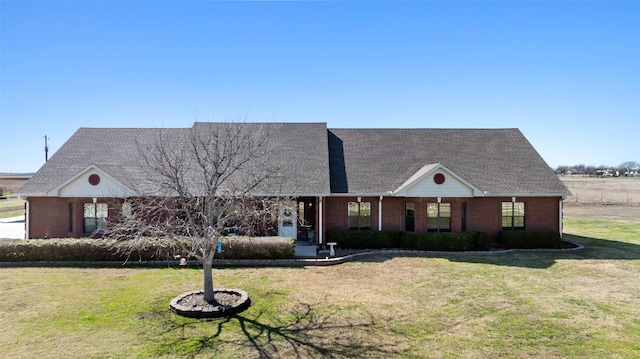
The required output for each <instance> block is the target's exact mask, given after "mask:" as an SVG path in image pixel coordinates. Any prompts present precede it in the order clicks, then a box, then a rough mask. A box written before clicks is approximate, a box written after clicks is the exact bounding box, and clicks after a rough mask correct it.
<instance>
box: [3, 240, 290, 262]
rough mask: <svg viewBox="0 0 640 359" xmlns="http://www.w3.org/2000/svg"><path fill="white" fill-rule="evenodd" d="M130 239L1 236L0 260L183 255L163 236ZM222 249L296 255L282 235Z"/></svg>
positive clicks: (230, 254) (243, 254)
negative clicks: (25, 238) (132, 246)
mask: <svg viewBox="0 0 640 359" xmlns="http://www.w3.org/2000/svg"><path fill="white" fill-rule="evenodd" d="M130 245H131V243H130V242H127V241H116V240H112V239H102V238H100V239H91V238H63V239H31V240H19V239H2V240H0V262H39V261H52V262H55V261H87V262H101V261H125V260H126V259H127V258H128V259H129V260H135V261H138V260H141V261H153V260H168V259H169V260H170V259H174V258H176V256H182V255H184V253H181V251H180V250H178V249H177V248H175V246H174V245H173V243H172V242H171V241H168V240H161V239H144V240H140V241H138V242H136V246H135V248H136V249H134V250H130V249H129V248H130ZM222 249H223V252H222V253H221V254H216V258H226V259H268V258H290V257H293V256H294V246H293V240H292V239H291V238H282V237H264V238H248V237H227V238H225V239H224V240H223V245H222Z"/></svg>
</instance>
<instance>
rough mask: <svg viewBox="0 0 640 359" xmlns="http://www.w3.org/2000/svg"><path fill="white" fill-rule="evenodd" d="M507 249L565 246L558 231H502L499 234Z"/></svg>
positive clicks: (558, 247) (557, 247)
mask: <svg viewBox="0 0 640 359" xmlns="http://www.w3.org/2000/svg"><path fill="white" fill-rule="evenodd" d="M499 239H500V242H502V244H503V245H504V248H505V249H515V248H519V249H536V248H556V249H560V248H562V247H563V243H562V237H560V233H558V231H502V232H500V236H499Z"/></svg>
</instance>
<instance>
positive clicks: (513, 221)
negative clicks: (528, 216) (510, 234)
mask: <svg viewBox="0 0 640 359" xmlns="http://www.w3.org/2000/svg"><path fill="white" fill-rule="evenodd" d="M518 229H524V202H502V230H506V231H509V230H510V231H514V230H518Z"/></svg>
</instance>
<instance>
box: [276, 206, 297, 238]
mask: <svg viewBox="0 0 640 359" xmlns="http://www.w3.org/2000/svg"><path fill="white" fill-rule="evenodd" d="M297 217H298V216H297V208H296V204H295V202H286V203H283V204H282V205H281V206H280V210H279V213H278V235H279V236H280V237H289V238H293V239H294V240H295V239H297V237H298V218H297Z"/></svg>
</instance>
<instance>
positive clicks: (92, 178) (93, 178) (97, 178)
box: [89, 173, 100, 186]
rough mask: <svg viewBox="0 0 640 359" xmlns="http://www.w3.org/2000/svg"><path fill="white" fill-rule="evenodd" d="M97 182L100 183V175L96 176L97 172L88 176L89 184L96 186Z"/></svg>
mask: <svg viewBox="0 0 640 359" xmlns="http://www.w3.org/2000/svg"><path fill="white" fill-rule="evenodd" d="M98 183H100V176H98V175H97V174H95V173H94V174H92V175H91V176H89V184H90V185H92V186H97V185H98Z"/></svg>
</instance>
